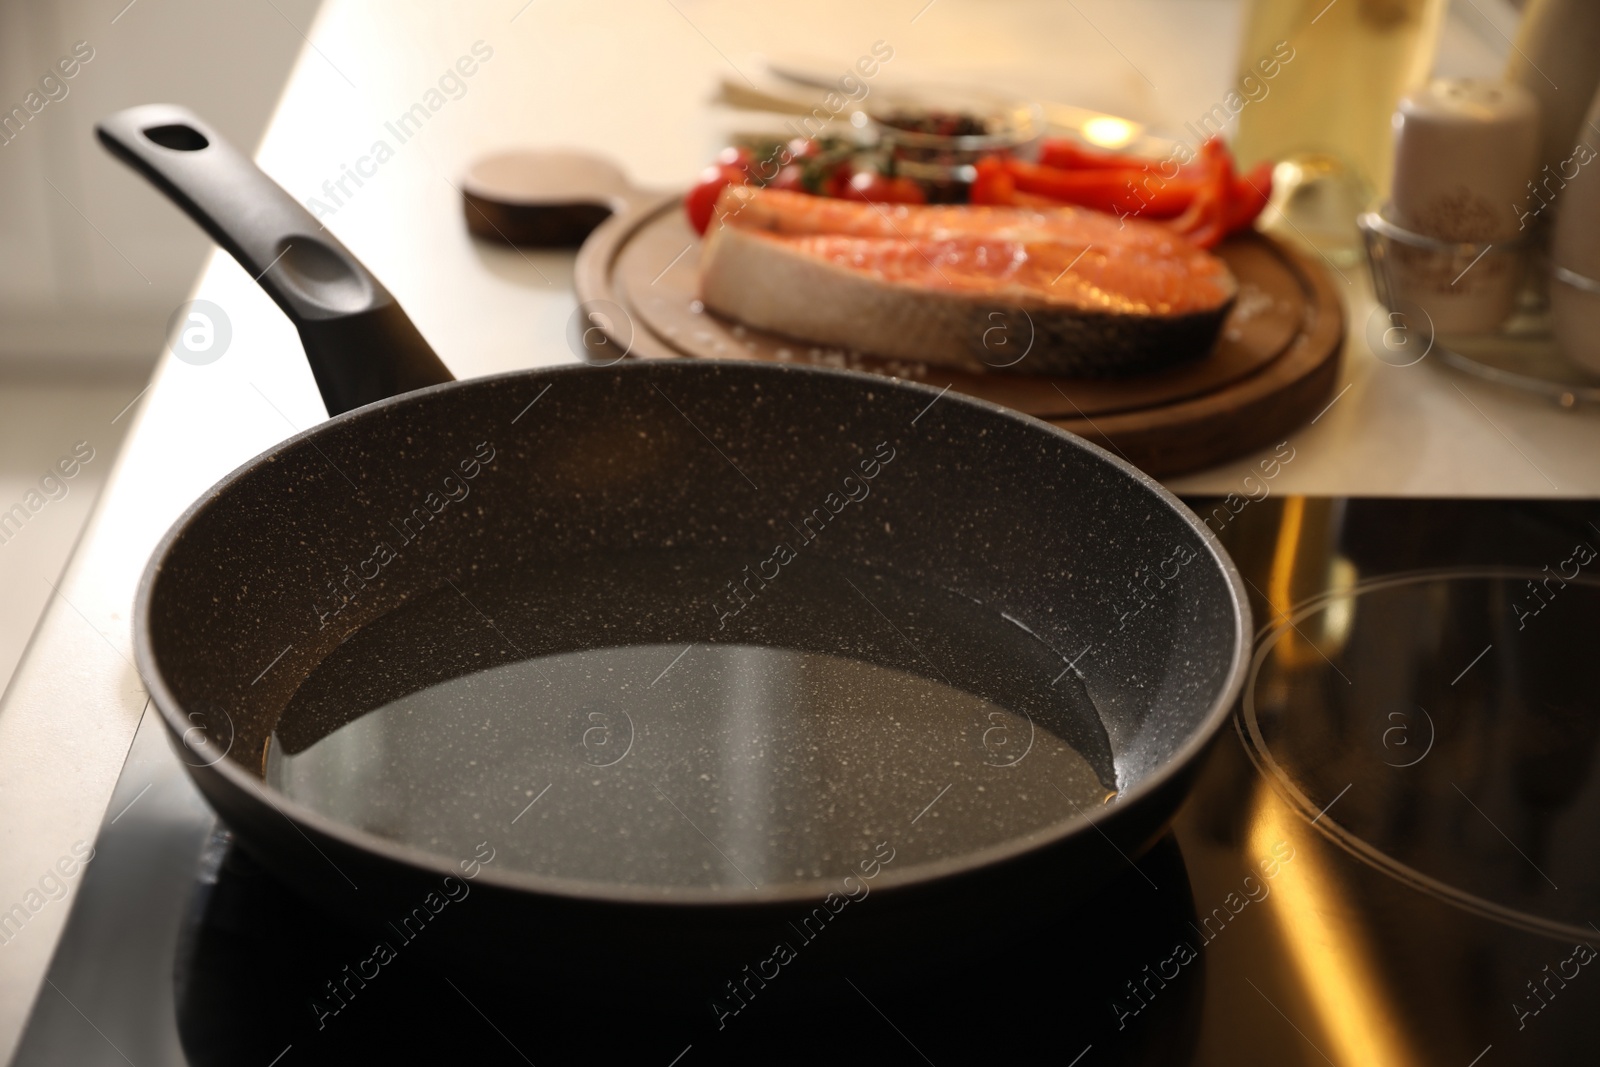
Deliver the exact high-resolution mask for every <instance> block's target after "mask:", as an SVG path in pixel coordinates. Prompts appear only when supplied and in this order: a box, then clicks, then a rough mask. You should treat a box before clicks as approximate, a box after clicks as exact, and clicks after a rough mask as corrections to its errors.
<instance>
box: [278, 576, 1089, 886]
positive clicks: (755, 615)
mask: <svg viewBox="0 0 1600 1067" xmlns="http://www.w3.org/2000/svg"><path fill="white" fill-rule="evenodd" d="M783 556H787V558H780V557H783ZM262 771H263V773H264V775H265V777H266V779H267V781H268V782H269V783H270V784H272V785H274V786H276V787H277V788H279V789H280V790H282V791H283V792H284V793H286V794H287V795H288V796H289V797H291V798H293V799H295V800H297V801H299V802H301V803H303V804H305V805H306V806H308V807H310V808H312V809H314V810H317V811H319V812H321V813H323V814H325V815H328V816H330V817H332V818H335V819H337V820H339V821H340V822H343V823H347V824H350V825H353V826H357V827H361V828H363V829H365V830H368V831H370V832H372V833H375V834H378V835H380V836H382V837H385V838H388V839H390V840H394V841H397V842H401V843H404V844H408V845H412V846H415V847H418V848H422V849H425V850H427V851H429V852H433V853H438V854H443V855H457V854H459V855H469V854H471V852H472V849H473V847H474V846H475V845H476V844H477V843H478V842H479V841H481V840H483V839H484V838H485V837H486V836H492V837H493V838H494V841H495V845H496V848H497V850H498V852H499V855H500V856H501V857H503V859H501V860H497V863H498V862H504V863H506V864H507V865H509V866H513V867H515V868H517V869H521V870H524V871H528V872H530V873H536V874H540V875H545V876H551V877H557V878H568V879H576V880H583V881H595V882H607V883H614V884H630V885H648V886H670V887H680V886H682V887H729V888H735V887H740V888H742V887H747V886H765V885H772V884H793V883H796V882H806V881H812V880H835V881H836V880H837V879H838V878H839V877H841V876H843V875H847V874H850V873H852V872H856V871H857V870H858V868H859V867H860V865H861V864H862V863H865V862H871V861H874V859H875V858H876V860H882V859H883V858H884V856H886V855H892V856H893V857H894V863H895V865H896V866H901V865H910V864H915V863H921V862H927V861H933V860H938V859H943V858H947V857H950V856H955V855H960V854H964V853H968V852H971V851H973V850H976V849H980V848H984V847H987V846H990V845H994V844H999V843H1001V842H1004V841H1007V840H1012V839H1016V838H1019V837H1025V836H1026V835H1027V834H1029V833H1030V832H1034V831H1037V830H1041V829H1043V828H1044V827H1046V826H1049V825H1051V824H1055V823H1058V822H1060V821H1061V820H1063V819H1067V818H1071V817H1072V816H1073V815H1075V814H1077V813H1079V812H1085V811H1089V810H1093V809H1094V808H1096V807H1098V806H1099V805H1100V804H1102V803H1103V802H1105V801H1107V800H1108V799H1109V798H1111V797H1113V796H1114V795H1115V777H1114V770H1113V766H1112V749H1111V744H1110V742H1109V741H1108V739H1107V734H1106V729H1105V726H1104V725H1103V724H1102V722H1101V720H1100V717H1099V714H1098V713H1097V711H1096V708H1095V705H1094V703H1093V701H1092V700H1091V699H1090V697H1089V695H1088V693H1087V692H1086V690H1085V688H1084V685H1083V683H1082V681H1081V680H1080V678H1079V677H1078V675H1077V674H1076V673H1075V671H1074V670H1073V669H1072V668H1070V667H1069V666H1068V665H1067V663H1066V662H1065V657H1063V656H1062V655H1061V654H1060V653H1058V652H1057V651H1055V650H1052V649H1051V648H1050V647H1049V646H1048V645H1046V644H1045V643H1044V642H1043V641H1041V640H1040V639H1039V638H1038V637H1036V636H1035V635H1034V634H1033V633H1032V632H1030V631H1029V630H1027V629H1026V628H1024V627H1022V626H1021V625H1019V624H1018V623H1016V622H1014V621H1012V620H1011V619H1009V618H1008V617H1006V616H1005V615H1003V614H1002V613H1001V612H1000V610H999V609H998V608H996V607H994V606H990V605H985V604H982V603H977V602H975V601H973V600H972V599H970V598H968V597H965V596H961V595H958V594H956V593H954V592H951V591H948V590H944V589H941V588H939V587H937V586H935V585H931V584H927V583H921V582H913V581H910V580H907V579H905V578H903V577H898V576H896V575H895V574H894V573H892V572H891V571H889V570H887V569H883V568H868V567H865V566H860V565H857V564H848V563H843V562H838V561H835V560H830V559H828V558H825V557H822V556H819V555H815V554H812V553H805V552H804V551H799V552H796V551H793V550H791V551H790V552H788V553H780V552H777V551H776V550H775V552H774V555H773V556H770V557H768V558H766V559H757V560H752V559H751V558H750V557H749V556H748V555H747V554H739V553H733V552H726V551H716V550H704V549H696V550H684V549H680V550H649V551H640V550H636V551H631V552H621V553H596V554H591V555H589V556H586V557H580V558H578V559H569V560H565V561H562V562H561V563H560V564H559V565H553V564H545V565H542V566H541V565H528V564H521V565H518V566H516V567H515V568H502V569H500V570H497V571H491V570H480V571H478V572H477V573H475V574H473V575H469V576H466V577H464V578H462V579H461V580H458V581H456V582H453V583H449V584H446V585H444V586H443V587H442V588H439V589H435V590H433V591H431V592H428V593H424V594H422V595H419V596H417V597H415V598H413V599H411V600H410V601H408V602H407V603H406V604H405V605H404V606H402V607H400V608H398V609H396V610H393V611H391V612H389V613H387V614H384V615H381V616H379V617H378V618H376V619H375V620H373V621H372V622H370V623H368V624H367V625H366V626H364V627H363V628H361V629H360V630H358V631H357V632H356V633H355V634H354V635H352V636H351V637H350V638H349V639H348V640H346V641H345V642H344V643H343V644H342V645H340V646H339V648H338V649H336V650H335V651H334V652H333V653H332V654H331V655H330V656H328V657H327V658H326V659H325V660H324V661H323V662H322V663H321V664H320V665H319V666H317V667H316V668H315V669H314V670H313V671H312V672H311V673H310V674H309V676H308V677H307V678H306V679H305V681H304V682H303V683H301V685H300V686H299V688H298V689H297V690H296V691H295V692H294V694H293V696H292V697H291V698H290V699H289V701H288V703H287V706H286V707H285V709H284V711H283V714H282V715H281V717H279V719H278V721H277V725H276V728H275V730H274V732H273V734H272V737H271V740H270V742H269V743H268V745H267V748H266V752H265V756H264V759H263V766H262ZM508 825H509V826H510V830H509V832H508V831H506V829H505V828H506V827H507V826H508Z"/></svg>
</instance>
